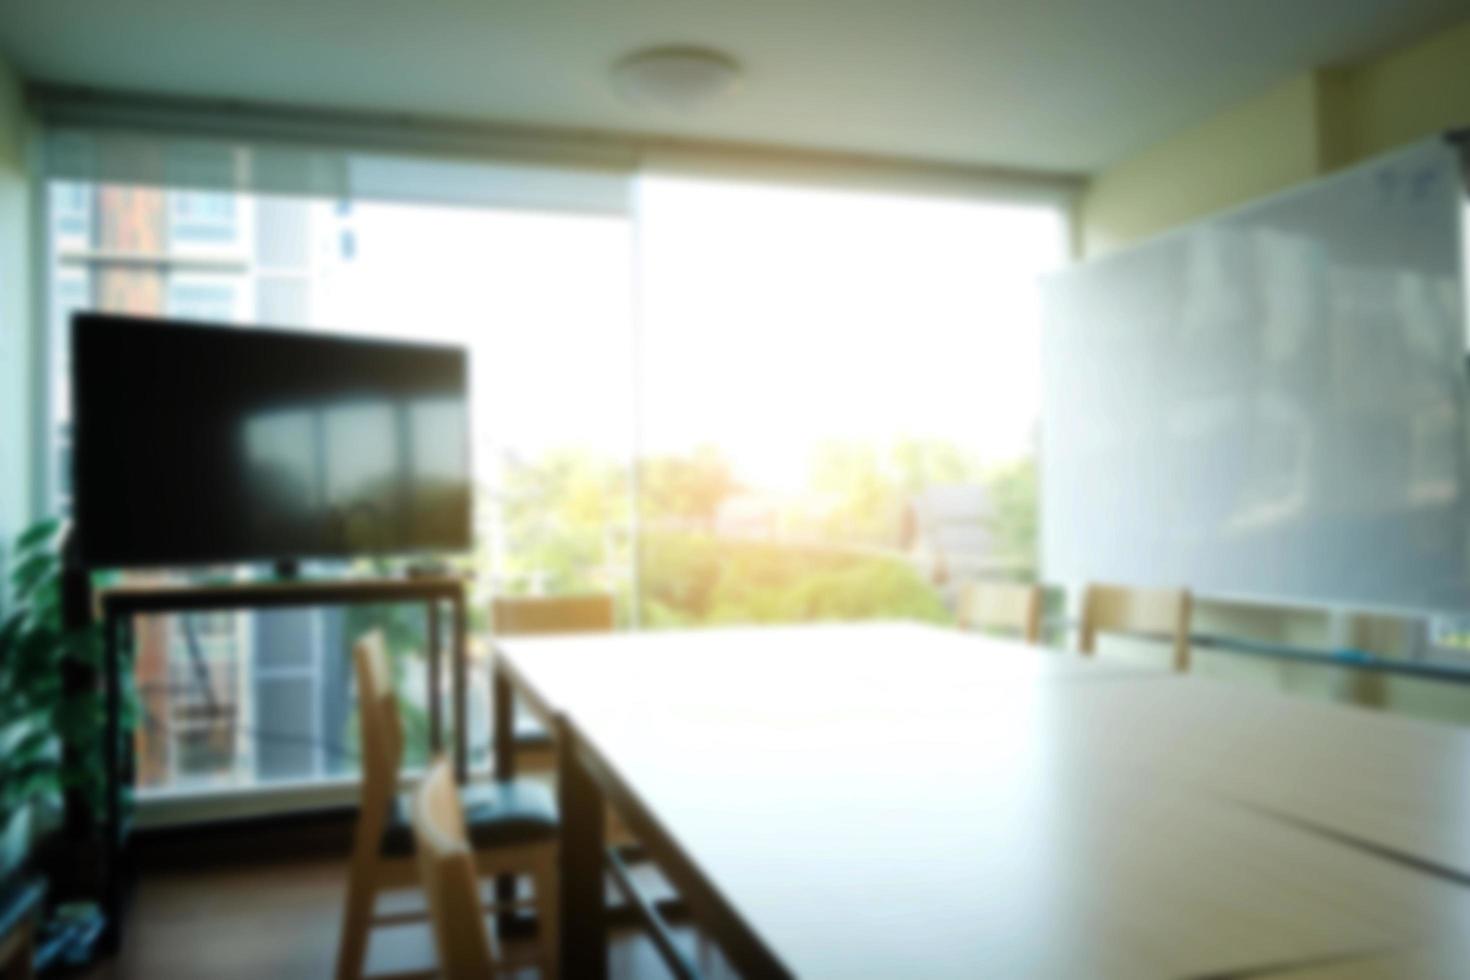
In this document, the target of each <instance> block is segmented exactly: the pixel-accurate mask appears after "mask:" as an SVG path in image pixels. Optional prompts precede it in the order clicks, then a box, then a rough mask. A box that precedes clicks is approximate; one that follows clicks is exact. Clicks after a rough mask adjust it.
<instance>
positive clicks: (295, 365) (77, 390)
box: [71, 313, 471, 568]
mask: <svg viewBox="0 0 1470 980" xmlns="http://www.w3.org/2000/svg"><path fill="white" fill-rule="evenodd" d="M71 342H72V386H71V391H72V420H73V426H74V430H73V446H74V449H73V454H72V459H73V462H72V467H73V471H72V472H73V483H72V486H73V503H74V518H75V534H76V543H77V548H78V556H79V559H80V561H81V563H82V564H83V565H84V566H86V567H89V568H133V567H147V566H164V565H194V564H222V563H234V562H278V563H283V562H293V561H297V560H300V559H307V558H344V557H350V556H359V555H373V556H382V555H395V554H420V553H442V552H452V551H462V550H465V549H467V548H468V547H469V544H470V524H471V520H470V506H471V504H470V500H471V494H470V477H469V431H468V425H469V412H468V401H467V391H466V387H467V381H466V377H467V359H466V354H465V351H464V350H463V349H461V348H456V347H450V346H441V345H435V344H422V343H400V342H392V341H384V340H379V339H369V338H363V337H351V336H343V335H324V334H320V333H301V332H293V331H288V330H278V329H274V328H264V327H229V326H222V325H219V324H205V323H189V322H183V321H170V320H158V319H146V318H139V317H126V316H111V315H102V314H93V313H79V314H77V315H76V316H75V317H74V318H73V320H72V334H71Z"/></svg>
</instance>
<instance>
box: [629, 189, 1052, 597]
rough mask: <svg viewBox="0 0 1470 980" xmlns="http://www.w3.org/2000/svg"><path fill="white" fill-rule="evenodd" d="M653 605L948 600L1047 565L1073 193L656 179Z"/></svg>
mask: <svg viewBox="0 0 1470 980" xmlns="http://www.w3.org/2000/svg"><path fill="white" fill-rule="evenodd" d="M640 200H641V205H642V208H641V212H640V217H641V220H642V224H641V226H640V236H641V243H642V249H643V251H642V255H641V269H642V276H643V290H644V291H643V295H642V301H643V308H644V313H645V322H644V334H643V344H642V372H641V377H642V379H643V389H642V392H641V395H642V405H643V415H642V430H641V438H642V443H641V444H642V449H643V452H644V454H645V455H644V458H643V459H642V460H641V462H640V466H641V469H640V487H641V490H642V495H641V497H640V513H641V516H642V539H641V566H640V580H641V584H642V596H641V599H642V612H643V619H644V622H645V623H647V624H649V625H653V626H662V625H682V624H691V623H720V622H746V621H789V620H805V619H830V618H838V619H852V618H866V617H915V618H923V619H936V620H943V619H947V618H948V616H949V612H948V606H947V604H946V600H947V598H948V596H947V593H948V591H949V589H948V587H949V586H950V585H952V584H953V583H954V582H955V581H957V580H958V579H960V578H964V577H970V576H978V575H993V574H1006V575H1013V576H1017V577H1030V576H1032V575H1034V573H1035V567H1036V564H1035V562H1036V559H1035V544H1036V543H1035V534H1036V519H1035V480H1036V478H1035V449H1036V427H1037V417H1038V407H1039V390H1038V389H1039V314H1038V302H1037V291H1036V278H1037V276H1038V275H1039V274H1040V273H1042V272H1044V271H1046V270H1048V269H1050V268H1053V267H1055V266H1056V265H1058V264H1059V263H1060V261H1061V260H1062V258H1063V256H1064V248H1065V236H1064V224H1063V220H1062V216H1061V215H1060V213H1059V212H1058V211H1057V210H1056V209H1055V208H1043V207H1019V206H995V205H982V204H974V203H968V202H965V203H961V202H955V201H947V200H936V199H918V198H904V197H896V196H886V195H874V194H861V193H851V192H841V191H826V190H803V189H795V188H784V187H774V186H765V185H754V184H723V183H715V182H709V181H697V180H684V179H649V180H645V182H644V186H643V192H642V196H641V198H640Z"/></svg>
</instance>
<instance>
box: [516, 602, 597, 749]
mask: <svg viewBox="0 0 1470 980" xmlns="http://www.w3.org/2000/svg"><path fill="white" fill-rule="evenodd" d="M616 621H617V618H616V614H615V611H614V606H613V597H612V596H610V595H607V594H605V593H596V594H590V595H567V596H500V597H497V598H495V599H493V600H491V603H490V628H491V631H492V632H494V634H495V635H496V636H506V637H510V636H547V635H553V634H557V633H609V632H611V631H612V629H613V627H614V626H615V625H616ZM514 731H515V752H516V772H549V771H550V770H552V769H555V768H556V747H555V746H554V745H553V744H552V740H551V734H550V733H549V732H548V731H547V730H546V729H545V728H544V727H543V726H542V725H541V723H540V722H538V721H537V720H536V719H535V718H532V717H530V716H529V715H524V714H522V713H520V712H517V713H516V718H515V722H514Z"/></svg>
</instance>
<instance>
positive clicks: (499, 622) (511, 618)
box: [490, 593, 616, 636]
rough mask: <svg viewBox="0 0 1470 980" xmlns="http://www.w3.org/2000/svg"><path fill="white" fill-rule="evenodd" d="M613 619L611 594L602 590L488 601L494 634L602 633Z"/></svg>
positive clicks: (611, 625)
mask: <svg viewBox="0 0 1470 980" xmlns="http://www.w3.org/2000/svg"><path fill="white" fill-rule="evenodd" d="M615 622H616V617H615V614H614V609H613V597H612V596H610V595H607V594H605V593H593V594H589V595H557V596H500V597H498V598H496V599H493V600H491V603H490V628H491V630H492V631H493V632H494V633H495V634H496V635H497V636H537V635H541V634H546V633H606V632H609V631H610V630H612V628H613V626H614V624H615Z"/></svg>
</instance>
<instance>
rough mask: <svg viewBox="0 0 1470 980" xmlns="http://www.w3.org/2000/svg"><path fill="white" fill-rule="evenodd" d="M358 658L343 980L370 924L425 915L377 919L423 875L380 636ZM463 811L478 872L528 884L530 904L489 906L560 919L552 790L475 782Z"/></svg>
mask: <svg viewBox="0 0 1470 980" xmlns="http://www.w3.org/2000/svg"><path fill="white" fill-rule="evenodd" d="M353 660H354V666H355V668H356V672H357V685H358V715H359V719H358V724H359V730H360V732H361V741H362V796H361V805H360V808H359V812H358V817H357V828H356V832H355V837H354V841H353V849H352V859H351V864H350V865H349V868H348V878H347V899H346V908H345V910H344V913H343V920H342V934H341V938H340V943H339V945H338V949H337V971H336V975H337V978H338V980H357V978H359V977H361V976H362V971H363V965H364V962H365V960H366V956H367V944H368V934H369V932H370V930H371V929H372V928H373V927H374V926H385V925H400V924H403V923H406V922H412V921H417V920H421V919H423V918H424V915H423V913H421V912H420V913H412V912H411V913H404V914H394V915H375V914H374V906H375V905H376V901H377V895H378V892H379V891H383V890H387V889H392V888H412V887H417V886H418V884H419V873H418V869H417V868H416V867H415V865H414V850H415V848H414V833H413V828H412V826H411V825H410V820H409V807H408V805H406V801H405V800H404V799H402V798H401V797H400V795H399V793H398V769H399V765H400V764H401V762H402V760H403V726H402V723H401V721H400V719H399V716H398V703H397V701H396V699H395V696H394V693H393V686H392V681H391V674H390V671H389V666H388V657H387V654H386V652H385V650H384V647H383V636H382V634H381V633H380V632H377V631H374V632H372V633H369V634H368V635H367V636H365V637H363V638H362V639H361V640H359V641H358V642H357V644H356V646H355V647H354V649H353ZM456 800H458V797H457V796H456ZM456 806H459V804H458V802H456ZM459 812H460V813H461V814H462V816H463V817H464V820H463V821H462V822H461V823H460V825H459V826H460V831H459V832H460V835H461V836H462V837H466V839H467V840H468V841H469V842H470V844H472V845H473V847H474V867H475V870H476V871H477V872H478V874H479V876H480V877H494V876H498V875H528V876H530V878H531V879H532V885H533V888H534V898H532V899H530V900H526V901H508V902H502V903H500V904H497V905H491V906H488V910H489V911H502V910H509V909H512V908H527V907H534V908H535V909H536V914H537V919H538V920H539V922H541V923H543V924H544V923H555V922H556V920H557V913H556V873H557V872H556V863H557V832H558V831H557V828H558V824H557V818H556V805H555V802H554V801H553V799H552V797H551V792H550V791H549V790H548V789H547V788H546V787H544V786H541V785H539V784H536V783H534V782H530V781H520V780H508V781H505V782H491V783H479V784H475V785H473V786H470V787H467V789H466V791H465V796H464V805H463V806H462V807H460V811H459ZM476 906H477V907H478V901H477V902H476ZM554 931H555V930H554V926H553V927H551V928H546V927H545V926H543V928H542V931H541V933H540V936H541V956H540V961H541V965H542V967H543V975H546V976H551V975H554V973H555V962H556V961H555V957H556V937H555V935H554Z"/></svg>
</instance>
